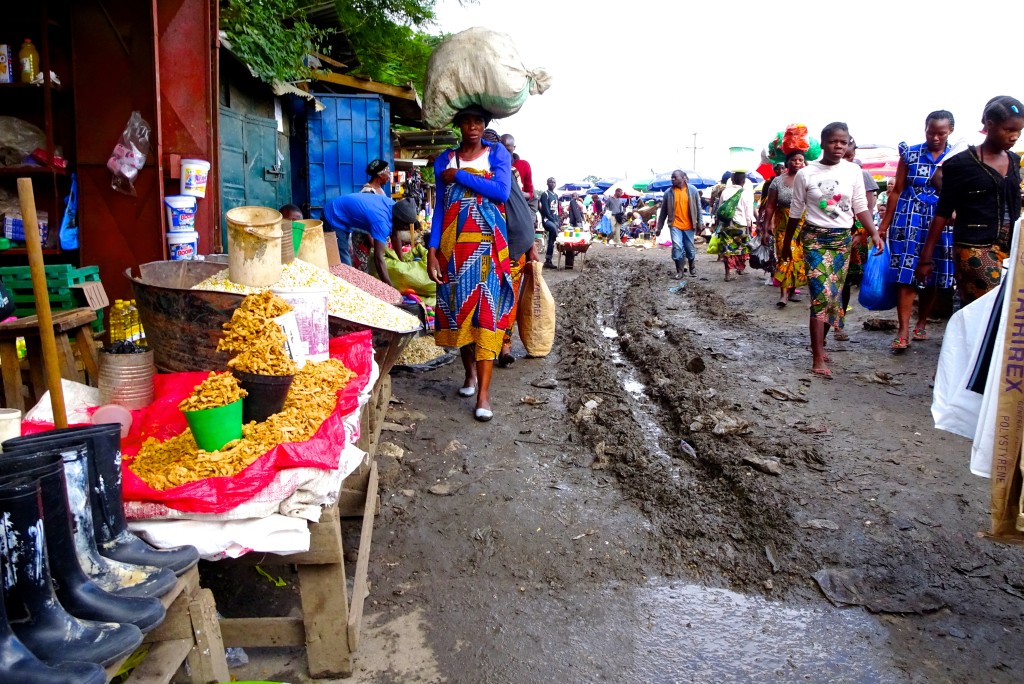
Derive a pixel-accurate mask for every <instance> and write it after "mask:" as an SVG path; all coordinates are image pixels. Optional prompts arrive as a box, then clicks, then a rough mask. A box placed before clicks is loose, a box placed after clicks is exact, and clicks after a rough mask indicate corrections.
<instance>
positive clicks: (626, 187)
mask: <svg viewBox="0 0 1024 684" xmlns="http://www.w3.org/2000/svg"><path fill="white" fill-rule="evenodd" d="M636 183H637V182H636V181H633V180H629V179H623V180H619V181H615V182H614V183H612V184H611V185H610V186H609V187H608V189H607V190H605V191H604V194H605V195H608V196H609V197H611V196H612V195H614V194H615V190H616V188H617V189H619V190H622V194H623V195H625V196H626V197H639V196H640V195H642V194H644V193H643V191H642V190H637V189H636V188H634V187H633V186H634V185H636Z"/></svg>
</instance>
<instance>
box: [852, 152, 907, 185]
mask: <svg viewBox="0 0 1024 684" xmlns="http://www.w3.org/2000/svg"><path fill="white" fill-rule="evenodd" d="M857 160H858V161H859V162H860V163H861V168H862V169H864V170H865V171H867V172H868V173H870V174H871V176H872V177H873V178H894V177H895V176H896V168H897V167H898V166H899V164H900V153H899V150H897V149H896V148H893V147H887V146H885V145H863V146H858V147H857Z"/></svg>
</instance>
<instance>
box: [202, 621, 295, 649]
mask: <svg viewBox="0 0 1024 684" xmlns="http://www.w3.org/2000/svg"><path fill="white" fill-rule="evenodd" d="M220 635H221V639H222V640H223V642H224V646H225V647H227V648H234V647H236V646H237V647H243V648H244V647H246V646H251V647H253V648H257V647H264V648H277V647H282V646H304V645H305V644H306V628H305V626H304V625H303V623H302V618H297V617H294V618H293V617H263V618H221V619H220Z"/></svg>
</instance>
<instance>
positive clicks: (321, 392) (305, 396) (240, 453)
mask: <svg viewBox="0 0 1024 684" xmlns="http://www.w3.org/2000/svg"><path fill="white" fill-rule="evenodd" d="M354 377H355V373H353V372H352V371H350V370H349V369H348V368H346V367H345V366H344V364H342V363H341V362H340V361H338V360H336V359H330V360H328V361H324V362H322V363H307V364H306V365H305V366H303V367H302V369H301V370H299V371H298V373H296V375H295V379H294V380H293V381H292V385H291V388H290V389H289V391H288V398H287V399H286V400H285V404H284V408H283V409H282V410H281V412H280V413H275V414H274V415H272V416H270V417H269V418H267V420H266V421H264V422H262V423H249V424H247V425H245V426H243V427H242V439H239V440H235V441H233V442H228V443H227V444H225V445H224V446H223V447H222V448H221V449H220V450H218V451H210V452H207V451H202V450H201V449H199V447H198V445H197V444H196V441H195V438H194V437H193V436H192V432H191V431H190V430H187V429H186V430H185V431H184V432H183V433H181V434H180V435H178V436H177V437H173V438H171V439H168V440H167V441H165V442H158V441H157V440H155V439H153V438H150V439H147V440H146V441H145V442H144V443H143V445H142V448H141V449H139V453H138V455H136V457H135V459H134V460H133V461H132V463H131V465H129V466H128V467H129V468H131V470H132V472H134V473H135V474H136V475H138V476H139V477H140V478H142V479H143V480H145V482H146V483H147V484H149V486H150V487H152V488H154V489H158V490H164V489H170V488H171V487H177V486H179V485H183V484H185V483H187V482H193V481H195V480H201V479H204V478H207V477H231V476H233V475H237V474H238V473H240V472H241V471H242V470H244V469H245V468H246V467H248V466H249V465H250V464H251V463H252V462H253V461H255V460H256V459H257V458H259V457H260V456H262V455H263V454H265V453H266V452H267V451H269V450H270V449H272V448H273V447H275V446H276V445H278V444H280V443H282V442H302V441H305V440H308V439H309V438H310V437H312V436H313V435H314V434H316V431H317V430H319V429H320V425H321V424H323V422H324V419H325V418H327V416H329V415H330V414H331V412H332V411H333V410H334V407H335V406H336V405H337V402H338V399H337V393H338V390H340V389H341V388H342V387H344V386H345V385H346V384H348V382H349V381H350V380H351V379H352V378H354Z"/></svg>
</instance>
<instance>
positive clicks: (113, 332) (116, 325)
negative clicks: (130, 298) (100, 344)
mask: <svg viewBox="0 0 1024 684" xmlns="http://www.w3.org/2000/svg"><path fill="white" fill-rule="evenodd" d="M124 314H125V306H124V300H123V299H115V300H114V306H112V307H111V308H110V341H111V343H113V342H120V341H121V340H123V339H125V325H124V323H125V317H124Z"/></svg>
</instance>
